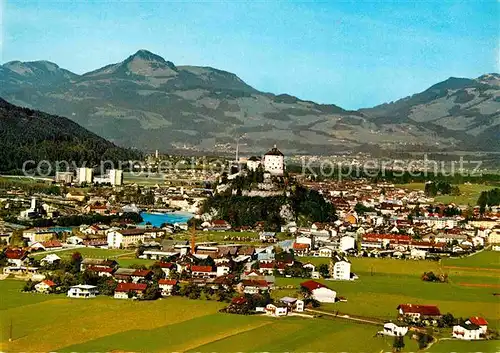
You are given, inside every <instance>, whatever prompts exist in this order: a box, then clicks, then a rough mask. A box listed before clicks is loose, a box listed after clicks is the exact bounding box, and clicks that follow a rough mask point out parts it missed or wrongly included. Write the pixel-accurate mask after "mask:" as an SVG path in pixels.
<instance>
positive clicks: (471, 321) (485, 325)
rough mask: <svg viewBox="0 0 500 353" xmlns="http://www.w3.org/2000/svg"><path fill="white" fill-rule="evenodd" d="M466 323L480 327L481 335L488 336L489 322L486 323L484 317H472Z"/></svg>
mask: <svg viewBox="0 0 500 353" xmlns="http://www.w3.org/2000/svg"><path fill="white" fill-rule="evenodd" d="M465 323H466V324H474V325H477V326H479V328H480V329H481V333H483V334H486V332H487V331H488V321H486V320H485V319H484V318H482V317H479V316H472V317H470V318H469V319H468V320H467V321H465Z"/></svg>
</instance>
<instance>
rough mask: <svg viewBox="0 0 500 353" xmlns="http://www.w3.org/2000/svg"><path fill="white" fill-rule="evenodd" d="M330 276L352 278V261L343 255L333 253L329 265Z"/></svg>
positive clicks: (343, 278)
mask: <svg viewBox="0 0 500 353" xmlns="http://www.w3.org/2000/svg"><path fill="white" fill-rule="evenodd" d="M328 270H329V272H330V277H331V278H333V279H335V280H344V281H348V280H350V279H351V262H350V261H349V260H348V259H347V258H346V257H343V256H339V255H333V256H332V258H331V259H330V264H329V266H328Z"/></svg>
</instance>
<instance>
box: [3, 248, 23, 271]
mask: <svg viewBox="0 0 500 353" xmlns="http://www.w3.org/2000/svg"><path fill="white" fill-rule="evenodd" d="M4 255H5V258H6V259H7V263H8V264H9V266H11V267H21V266H23V265H24V263H25V261H26V260H27V258H28V252H27V251H24V250H22V249H7V250H5V252H4Z"/></svg>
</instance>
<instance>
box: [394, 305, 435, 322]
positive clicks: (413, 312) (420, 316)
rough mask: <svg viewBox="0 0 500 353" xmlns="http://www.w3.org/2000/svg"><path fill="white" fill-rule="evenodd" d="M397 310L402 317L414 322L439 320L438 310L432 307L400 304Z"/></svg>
mask: <svg viewBox="0 0 500 353" xmlns="http://www.w3.org/2000/svg"><path fill="white" fill-rule="evenodd" d="M397 309H398V312H399V314H400V315H401V316H402V317H407V318H410V319H411V320H413V321H416V322H418V321H422V320H438V319H439V318H441V312H440V311H439V308H438V307H437V306H434V305H418V304H400V305H399V306H398V307H397Z"/></svg>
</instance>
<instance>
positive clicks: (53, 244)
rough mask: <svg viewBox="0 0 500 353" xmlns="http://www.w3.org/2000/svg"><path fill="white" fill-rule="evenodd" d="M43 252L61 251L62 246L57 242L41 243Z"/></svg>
mask: <svg viewBox="0 0 500 353" xmlns="http://www.w3.org/2000/svg"><path fill="white" fill-rule="evenodd" d="M42 246H43V247H44V248H45V250H54V249H62V247H63V246H62V244H61V242H60V241H59V240H47V241H44V242H43V243H42Z"/></svg>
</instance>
